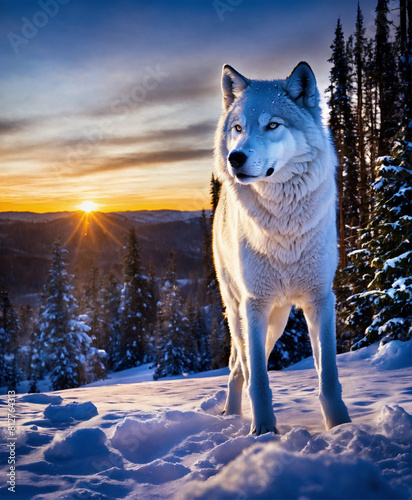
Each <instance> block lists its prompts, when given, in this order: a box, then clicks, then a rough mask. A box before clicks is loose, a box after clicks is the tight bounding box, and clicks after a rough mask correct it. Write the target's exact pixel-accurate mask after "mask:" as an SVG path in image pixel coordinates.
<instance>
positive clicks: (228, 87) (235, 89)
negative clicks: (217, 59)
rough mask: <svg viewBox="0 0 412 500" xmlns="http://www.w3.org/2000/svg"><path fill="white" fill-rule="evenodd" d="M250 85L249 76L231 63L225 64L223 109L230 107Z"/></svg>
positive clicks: (223, 72)
mask: <svg viewBox="0 0 412 500" xmlns="http://www.w3.org/2000/svg"><path fill="white" fill-rule="evenodd" d="M248 85H249V80H248V79H247V78H245V77H244V76H242V75H241V74H240V73H238V72H237V71H236V70H235V69H233V68H232V67H231V66H229V64H225V65H224V66H223V71H222V93H223V109H228V107H229V106H230V105H231V104H232V102H233V101H234V100H235V99H236V98H237V97H239V94H240V93H241V92H242V90H243V89H245V88H246V87H247V86H248Z"/></svg>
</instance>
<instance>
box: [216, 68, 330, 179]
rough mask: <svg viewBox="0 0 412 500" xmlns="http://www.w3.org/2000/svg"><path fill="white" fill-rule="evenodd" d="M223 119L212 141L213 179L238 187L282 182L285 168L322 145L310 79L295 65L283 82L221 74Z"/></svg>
mask: <svg viewBox="0 0 412 500" xmlns="http://www.w3.org/2000/svg"><path fill="white" fill-rule="evenodd" d="M222 92H223V115H222V118H221V121H220V124H219V128H218V133H217V136H216V154H217V156H218V162H217V163H218V165H217V169H218V172H217V173H218V176H219V177H220V178H222V177H223V178H227V176H229V178H230V179H232V181H234V182H237V183H240V184H251V183H254V182H257V181H265V182H276V181H279V180H282V177H284V175H283V176H282V175H280V172H281V170H282V169H283V168H284V167H285V166H286V165H292V164H296V163H303V162H308V161H311V160H313V159H314V157H315V156H316V150H317V149H318V148H321V147H322V145H323V144H324V135H323V127H322V124H321V113H320V108H319V92H318V89H317V86H316V79H315V76H314V74H313V72H312V70H311V68H310V66H309V65H308V64H307V63H306V62H300V63H299V64H298V65H297V66H296V67H295V69H294V70H293V71H292V72H291V73H290V75H289V76H288V77H287V78H286V79H285V80H273V81H260V80H249V79H248V78H245V77H244V76H242V75H241V74H240V73H238V72H237V71H236V70H235V69H233V68H232V67H231V66H229V65H225V66H224V67H223V74H222Z"/></svg>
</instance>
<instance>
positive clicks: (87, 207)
mask: <svg viewBox="0 0 412 500" xmlns="http://www.w3.org/2000/svg"><path fill="white" fill-rule="evenodd" d="M96 208H97V205H96V203H95V202H94V201H84V202H83V203H82V204H81V205H80V206H79V209H80V210H83V212H86V213H90V212H93V211H94V210H96Z"/></svg>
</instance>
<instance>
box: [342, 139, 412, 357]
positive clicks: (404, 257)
mask: <svg viewBox="0 0 412 500" xmlns="http://www.w3.org/2000/svg"><path fill="white" fill-rule="evenodd" d="M411 158H412V143H410V142H408V141H406V139H405V133H404V132H402V133H400V134H398V136H397V138H396V139H395V145H394V148H393V150H392V153H391V156H386V157H382V158H381V159H380V162H379V164H378V166H377V171H376V181H375V183H374V184H373V186H372V187H373V198H374V200H375V209H374V211H373V213H372V218H371V220H370V223H369V224H368V226H367V228H366V230H365V232H364V234H363V241H362V248H361V250H360V251H359V252H358V253H357V255H356V256H358V257H359V259H361V266H362V267H363V268H364V269H365V275H366V276H367V277H369V276H370V277H371V279H370V280H369V283H368V284H367V289H366V290H364V291H363V292H360V293H358V294H355V295H354V296H352V297H351V298H350V300H349V314H348V318H347V325H348V328H349V329H352V330H355V331H357V329H358V328H359V323H360V322H359V318H361V319H362V321H364V319H365V313H364V309H366V310H371V311H372V317H371V318H370V321H369V325H368V326H367V327H366V329H363V328H362V330H361V333H360V334H359V333H358V336H357V337H358V339H359V337H361V338H360V339H359V340H358V341H357V342H356V343H355V345H354V348H359V347H362V346H364V345H368V344H370V343H372V342H375V341H377V340H379V339H382V338H385V339H388V340H393V339H399V340H407V339H408V338H410V336H411V306H412V276H411V264H412V250H411V236H412V211H411V203H410V200H411V195H412V163H411ZM367 317H368V316H366V318H367ZM361 325H362V323H361ZM363 326H364V325H362V327H363ZM355 340H356V338H355Z"/></svg>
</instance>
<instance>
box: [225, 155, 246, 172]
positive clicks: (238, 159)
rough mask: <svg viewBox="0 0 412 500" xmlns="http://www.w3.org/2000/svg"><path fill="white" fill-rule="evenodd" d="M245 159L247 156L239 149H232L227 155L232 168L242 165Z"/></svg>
mask: <svg viewBox="0 0 412 500" xmlns="http://www.w3.org/2000/svg"><path fill="white" fill-rule="evenodd" d="M246 160H247V156H246V155H245V153H242V152H241V151H234V152H233V153H230V155H229V162H230V164H231V165H232V167H233V168H240V167H242V166H243V165H244V164H245V162H246Z"/></svg>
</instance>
